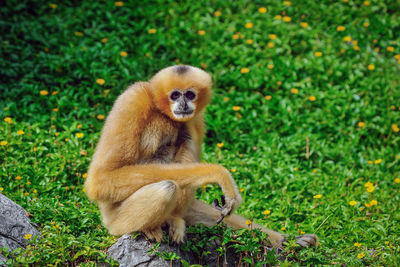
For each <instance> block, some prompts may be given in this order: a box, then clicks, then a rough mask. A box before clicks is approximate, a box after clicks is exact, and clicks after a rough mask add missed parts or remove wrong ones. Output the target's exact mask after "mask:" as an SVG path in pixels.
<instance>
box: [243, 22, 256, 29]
mask: <svg viewBox="0 0 400 267" xmlns="http://www.w3.org/2000/svg"><path fill="white" fill-rule="evenodd" d="M244 26H245V27H246V28H247V29H251V28H253V26H254V24H253V23H252V22H247V23H246V24H245V25H244Z"/></svg>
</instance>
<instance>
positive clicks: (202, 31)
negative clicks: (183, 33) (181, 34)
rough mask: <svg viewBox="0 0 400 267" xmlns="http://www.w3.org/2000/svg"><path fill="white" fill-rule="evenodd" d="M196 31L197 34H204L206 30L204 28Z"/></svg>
mask: <svg viewBox="0 0 400 267" xmlns="http://www.w3.org/2000/svg"><path fill="white" fill-rule="evenodd" d="M197 33H198V34H199V35H204V34H206V31H204V30H199V31H198V32H197Z"/></svg>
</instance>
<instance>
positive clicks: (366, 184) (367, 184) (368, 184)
mask: <svg viewBox="0 0 400 267" xmlns="http://www.w3.org/2000/svg"><path fill="white" fill-rule="evenodd" d="M370 186H374V185H373V184H372V183H371V182H370V181H368V182H366V183H365V184H364V187H370Z"/></svg>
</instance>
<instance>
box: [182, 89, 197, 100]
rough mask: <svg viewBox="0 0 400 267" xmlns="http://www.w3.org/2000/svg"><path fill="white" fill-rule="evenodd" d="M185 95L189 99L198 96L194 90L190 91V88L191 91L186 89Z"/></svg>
mask: <svg viewBox="0 0 400 267" xmlns="http://www.w3.org/2000/svg"><path fill="white" fill-rule="evenodd" d="M185 97H186V98H187V99H189V100H193V99H195V98H196V93H195V92H193V91H190V90H189V91H186V93H185Z"/></svg>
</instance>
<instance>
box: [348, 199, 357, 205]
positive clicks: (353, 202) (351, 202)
mask: <svg viewBox="0 0 400 267" xmlns="http://www.w3.org/2000/svg"><path fill="white" fill-rule="evenodd" d="M356 204H357V201H355V200H352V201H350V202H349V205H350V206H354V205H356Z"/></svg>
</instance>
